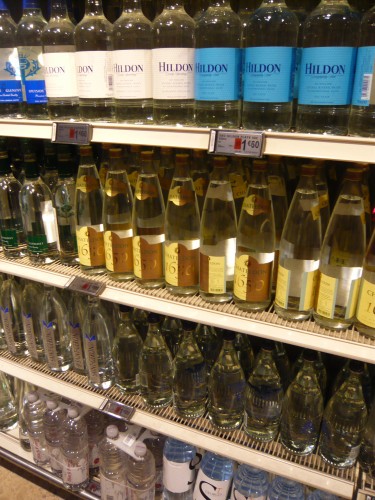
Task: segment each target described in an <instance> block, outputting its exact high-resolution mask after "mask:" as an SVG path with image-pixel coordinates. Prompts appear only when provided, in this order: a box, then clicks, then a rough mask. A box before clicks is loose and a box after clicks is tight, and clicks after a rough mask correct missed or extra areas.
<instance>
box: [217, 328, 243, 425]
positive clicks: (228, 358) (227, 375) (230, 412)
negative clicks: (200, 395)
mask: <svg viewBox="0 0 375 500" xmlns="http://www.w3.org/2000/svg"><path fill="white" fill-rule="evenodd" d="M235 336H236V335H235V333H234V332H231V331H228V330H225V331H224V333H223V347H222V348H221V351H220V354H219V357H218V358H217V360H216V362H215V364H214V365H213V367H212V370H211V374H210V377H209V380H208V416H209V418H210V420H211V422H212V424H213V425H214V426H215V427H218V428H219V429H226V430H232V429H237V428H238V427H239V426H240V425H241V422H242V418H243V413H244V393H245V385H246V381H245V375H244V373H243V370H242V368H241V365H240V362H239V361H238V357H237V353H236V351H235V348H234V345H233V342H234V339H235Z"/></svg>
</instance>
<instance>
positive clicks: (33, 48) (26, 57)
mask: <svg viewBox="0 0 375 500" xmlns="http://www.w3.org/2000/svg"><path fill="white" fill-rule="evenodd" d="M22 5H23V12H22V17H21V19H20V21H19V23H18V25H17V30H16V41H17V47H18V58H19V62H20V69H21V80H22V93H23V96H24V101H25V102H24V104H23V109H24V111H25V114H26V117H27V118H29V119H30V120H32V119H34V120H35V119H37V120H38V119H39V120H45V119H47V118H48V113H47V94H46V85H45V80H44V74H43V63H42V40H41V35H42V31H43V29H44V28H45V26H46V25H47V21H46V20H45V19H44V17H43V15H42V11H41V9H40V1H39V0H23V2H22Z"/></svg>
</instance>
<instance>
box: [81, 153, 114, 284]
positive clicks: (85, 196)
mask: <svg viewBox="0 0 375 500" xmlns="http://www.w3.org/2000/svg"><path fill="white" fill-rule="evenodd" d="M79 154H80V164H79V168H78V174H77V183H76V197H75V207H76V231H77V244H78V257H79V262H80V266H81V270H82V271H83V272H84V273H87V274H102V273H104V272H105V271H106V268H105V251H104V225H103V191H102V189H101V185H100V179H99V174H98V170H97V168H96V165H95V162H94V160H93V157H92V149H91V146H81V147H80V148H79Z"/></svg>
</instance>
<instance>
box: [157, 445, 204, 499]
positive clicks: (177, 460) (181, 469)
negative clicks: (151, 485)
mask: <svg viewBox="0 0 375 500" xmlns="http://www.w3.org/2000/svg"><path fill="white" fill-rule="evenodd" d="M196 454H197V450H196V448H195V446H192V445H191V444H188V443H184V442H182V441H178V440H177V439H174V438H171V437H169V438H167V440H166V442H165V445H164V455H163V484H164V490H163V499H164V500H193V488H194V480H195V465H194V462H195V459H196Z"/></svg>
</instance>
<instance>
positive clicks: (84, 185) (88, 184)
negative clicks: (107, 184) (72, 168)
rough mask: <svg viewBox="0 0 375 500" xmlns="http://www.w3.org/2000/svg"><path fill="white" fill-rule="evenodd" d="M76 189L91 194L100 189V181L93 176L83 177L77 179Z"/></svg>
mask: <svg viewBox="0 0 375 500" xmlns="http://www.w3.org/2000/svg"><path fill="white" fill-rule="evenodd" d="M76 188H77V189H78V190H79V191H82V192H83V193H91V192H92V191H95V190H96V189H100V181H99V179H97V178H96V177H92V176H91V175H82V176H81V177H78V179H77V183H76Z"/></svg>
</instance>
